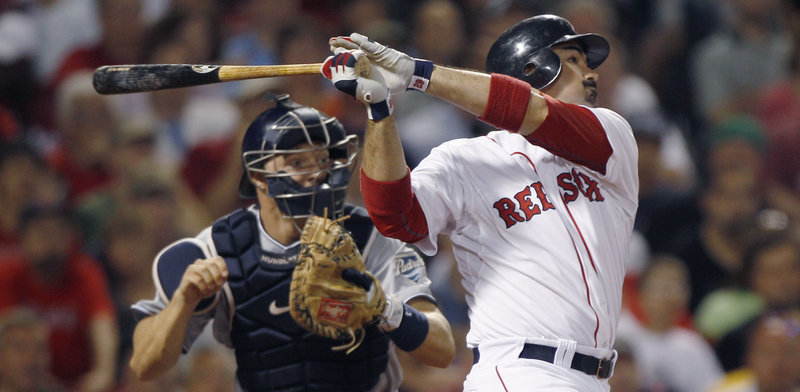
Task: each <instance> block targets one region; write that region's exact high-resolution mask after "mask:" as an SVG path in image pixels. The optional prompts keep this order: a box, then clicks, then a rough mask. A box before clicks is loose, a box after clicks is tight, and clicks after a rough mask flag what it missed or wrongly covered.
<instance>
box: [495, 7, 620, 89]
mask: <svg viewBox="0 0 800 392" xmlns="http://www.w3.org/2000/svg"><path fill="white" fill-rule="evenodd" d="M567 41H571V42H577V43H578V45H580V46H581V48H582V49H583V51H584V52H586V56H587V62H588V66H589V68H592V69H594V68H597V66H599V65H600V64H601V63H602V62H603V61H605V59H606V57H608V52H609V50H610V49H609V45H608V41H606V39H605V38H603V37H602V36H600V35H598V34H593V33H588V34H577V33H575V28H574V27H572V24H571V23H569V21H567V20H566V19H564V18H562V17H560V16H557V15H538V16H534V17H531V18H528V19H525V20H523V21H522V22H519V23H517V24H516V25H514V26H512V27H511V28H509V29H508V30H506V31H505V32H504V33H503V34H502V35H500V38H498V39H497V41H495V42H494V44H493V45H492V47H491V49H489V55H488V56H487V57H486V71H487V72H489V73H500V74H505V75H508V76H513V77H515V78H517V79H521V80H524V81H526V82H528V83H529V84H530V85H531V86H532V87H534V88H537V89H543V88H545V87H547V86H549V85H550V84H551V83H553V81H554V80H556V78H557V77H558V74H559V73H560V72H561V59H560V58H559V57H558V55H557V54H556V53H555V52H553V50H552V49H550V47H552V46H553V45H555V44H558V43H562V42H567ZM531 65H532V66H533V67H534V68H533V72H530V71H528V72H527V73H526V70H530V69H531V67H529V66H531Z"/></svg>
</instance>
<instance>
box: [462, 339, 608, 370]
mask: <svg viewBox="0 0 800 392" xmlns="http://www.w3.org/2000/svg"><path fill="white" fill-rule="evenodd" d="M472 354H473V356H474V358H473V361H472V364H473V365H474V364H476V363H478V359H479V358H480V353H479V352H478V348H477V347H475V348H473V349H472ZM519 357H520V358H526V359H538V360H540V361H545V362H549V363H553V362H555V358H556V348H555V347H550V346H544V345H541V344H533V343H525V346H524V347H523V348H522V352H520V353H519ZM612 366H613V362H612V361H611V360H610V359H599V358H595V357H593V356H591V355H585V354H581V353H575V355H574V356H573V357H572V363H571V364H570V368H572V369H575V370H579V371H582V372H584V373H586V374H588V375H590V376H596V377H597V378H608V377H610V376H611V368H612Z"/></svg>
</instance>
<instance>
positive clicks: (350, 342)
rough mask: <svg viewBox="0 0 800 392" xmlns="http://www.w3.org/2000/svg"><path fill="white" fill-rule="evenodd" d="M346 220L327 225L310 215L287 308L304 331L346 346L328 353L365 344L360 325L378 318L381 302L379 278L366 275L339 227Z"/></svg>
mask: <svg viewBox="0 0 800 392" xmlns="http://www.w3.org/2000/svg"><path fill="white" fill-rule="evenodd" d="M347 218H348V217H344V218H340V219H337V220H336V221H332V220H330V219H327V218H322V217H318V216H312V217H310V218H308V221H306V224H305V226H304V227H303V232H302V234H301V235H300V254H299V255H298V264H297V266H296V267H295V269H294V272H293V274H292V284H291V290H290V292H289V309H290V312H291V315H292V318H294V320H295V321H297V323H298V324H300V325H302V326H303V327H304V328H306V329H307V330H309V331H311V332H313V333H315V334H317V335H320V336H324V337H327V338H332V339H336V340H340V341H345V343H344V344H342V345H340V346H335V347H333V350H345V349H346V350H347V353H348V354H349V353H351V352H352V351H353V350H355V349H356V348H358V346H359V345H360V344H361V341H362V340H363V339H364V325H366V324H369V323H371V322H374V321H376V320H378V319H379V318H380V317H381V315H382V314H383V312H384V310H385V308H386V298H385V297H384V295H383V290H382V289H381V287H380V283H379V281H378V279H376V278H375V277H374V276H373V275H372V274H370V273H369V272H367V271H366V266H365V265H364V261H363V260H362V258H361V253H360V252H359V251H358V247H357V246H356V244H355V241H354V240H353V237H352V236H351V235H350V233H349V232H348V231H347V230H345V229H344V228H343V227H342V226H340V225H339V224H338V222H340V221H342V220H344V219H347ZM343 271H344V272H345V278H346V279H343V278H342V272H343Z"/></svg>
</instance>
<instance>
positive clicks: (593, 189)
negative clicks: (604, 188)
mask: <svg viewBox="0 0 800 392" xmlns="http://www.w3.org/2000/svg"><path fill="white" fill-rule="evenodd" d="M578 175H579V176H580V177H581V178H582V179H583V182H584V183H586V189H585V190H581V192H582V193H583V195H584V196H586V197H587V198H588V199H589V201H603V200H605V199H604V198H603V195H601V194H600V188H598V187H597V181H595V180H593V179H592V178H591V177H589V176H587V175H586V174H583V173H578Z"/></svg>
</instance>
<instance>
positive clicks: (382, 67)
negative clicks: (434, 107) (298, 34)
mask: <svg viewBox="0 0 800 392" xmlns="http://www.w3.org/2000/svg"><path fill="white" fill-rule="evenodd" d="M328 43H329V44H330V46H331V50H332V51H333V52H334V53H339V52H341V51H342V50H354V49H359V50H362V51H364V53H366V54H367V58H368V59H369V62H370V63H371V64H372V67H373V70H377V71H378V72H379V73H381V75H382V76H383V78H384V80H386V84H387V86H389V89H390V90H391V92H392V94H395V95H397V94H401V93H403V92H405V91H406V90H419V91H422V92H425V90H427V89H428V83H429V82H430V79H431V73H432V72H433V62H431V61H428V60H421V59H415V58H413V57H411V56H409V55H407V54H405V53H403V52H400V51H397V50H394V49H392V48H389V47H387V46H385V45H381V44H379V43H377V42H375V41H372V40H370V39H369V38H367V37H366V36H364V35H361V34H358V33H353V34H350V36H349V37H342V36H339V37H333V38H331V39H330V40H329V41H328Z"/></svg>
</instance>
